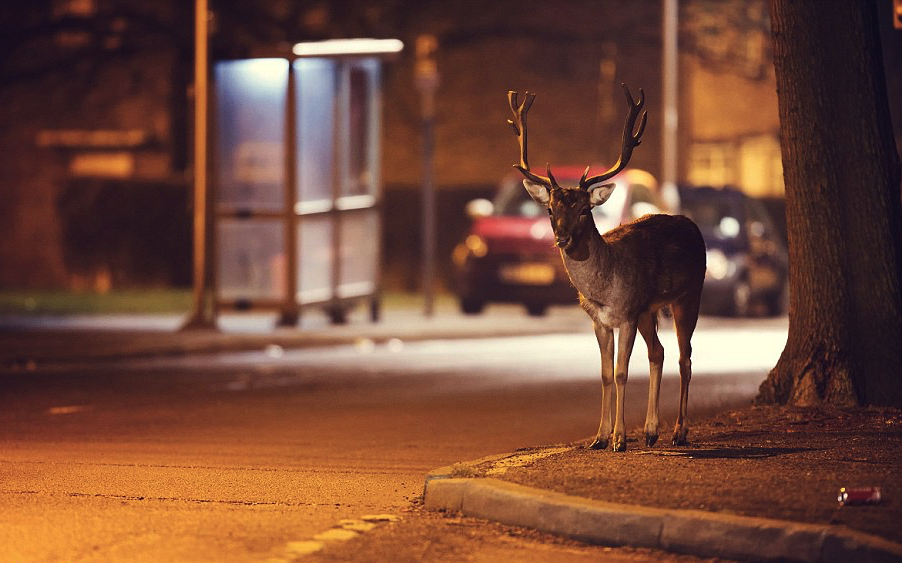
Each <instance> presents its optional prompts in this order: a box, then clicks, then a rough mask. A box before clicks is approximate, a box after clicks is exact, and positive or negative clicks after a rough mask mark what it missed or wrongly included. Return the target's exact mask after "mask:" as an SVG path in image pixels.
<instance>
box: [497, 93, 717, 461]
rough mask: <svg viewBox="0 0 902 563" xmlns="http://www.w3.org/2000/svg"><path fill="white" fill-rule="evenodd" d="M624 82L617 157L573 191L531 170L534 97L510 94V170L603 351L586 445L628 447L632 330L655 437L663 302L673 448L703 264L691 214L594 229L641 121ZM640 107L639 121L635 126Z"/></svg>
mask: <svg viewBox="0 0 902 563" xmlns="http://www.w3.org/2000/svg"><path fill="white" fill-rule="evenodd" d="M622 86H623V90H624V92H625V94H626V100H627V103H628V104H629V112H628V114H627V117H626V123H625V125H624V128H623V141H622V145H621V152H620V156H619V157H618V159H617V161H616V163H615V164H614V165H613V166H612V167H611V168H610V169H608V170H607V171H605V172H603V173H602V174H599V175H597V176H591V177H590V176H589V169H590V168H591V166H587V167H586V170H585V172H584V173H583V175H582V178H581V179H580V181H579V185H578V186H577V187H563V186H560V185H558V183H557V181H556V180H555V178H554V175H553V174H552V173H551V166H550V165H546V174H547V176H541V175H538V174H536V173H534V172H532V171H531V170H530V168H529V161H528V159H527V129H526V115H527V112H528V111H529V108H530V107H531V106H532V103H533V101H534V100H535V94H530V93H529V92H526V97H525V99H524V100H523V102H522V103H518V93H517V92H515V91H510V92H508V102H509V104H510V108H511V112H512V113H513V119H509V120H508V123H509V124H510V125H511V126H512V127H513V129H514V133H515V134H516V136H517V138H518V141H519V145H520V162H519V163H518V164H515V165H514V167H515V168H516V169H517V170H519V171H520V172H521V173H522V174H523V176H524V179H523V185H524V187H525V188H526V191H527V192H529V195H530V196H531V197H532V199H533V200H535V202H536V203H538V204H539V205H540V206H542V207H544V208H546V209H547V210H548V215H549V218H550V220H551V227H552V230H553V232H554V244H555V246H556V247H557V248H558V250H559V251H560V255H561V259H562V260H563V262H564V267H565V268H566V270H567V274H568V276H569V277H570V282H571V283H572V285H573V286H574V287H575V288H576V290H577V292H578V294H579V302H580V305H581V306H582V308H583V310H585V312H586V313H587V314H588V315H589V317H590V319H591V321H592V325H593V329H594V332H595V338H596V340H597V342H598V348H599V351H600V352H601V380H602V391H601V422H600V423H599V426H598V432H597V434H596V436H595V440H594V441H593V442H592V443H591V444H590V445H589V446H588V447H589V448H590V449H593V450H606V449H607V448H608V445H609V443H610V445H611V449H612V450H613V451H615V452H622V451H626V436H625V428H624V412H623V411H624V392H625V388H626V382H627V378H628V367H629V359H630V355H631V354H632V350H633V343H634V342H635V340H636V331H637V330H638V331H639V333H640V334H641V335H642V338H643V339H644V340H645V344H646V345H647V347H648V362H649V385H648V410H647V414H646V418H645V428H644V431H645V444H646V446H647V447H651V446H653V445H654V444H655V442H657V440H658V399H659V395H660V386H661V372H662V370H663V365H664V347H663V346H662V344H661V341H660V340H659V339H658V311H659V310H660V309H661V308H663V307H665V306H668V305H669V306H670V310H671V311H672V316H673V323H674V328H675V331H676V337H677V343H678V347H679V371H680V404H679V412H678V414H677V419H676V424H675V426H674V430H673V439H672V443H673V445H674V446H684V445H687V444H688V441H687V435H688V431H689V427H688V415H687V411H688V403H689V381H690V379H692V359H691V357H692V344H691V340H692V333H693V332H694V331H695V327H696V324H697V323H698V313H699V305H700V301H701V294H702V286H703V284H704V280H705V269H706V263H705V262H706V255H705V242H704V240H703V239H702V235H701V232H700V231H699V229H698V226H696V224H695V223H694V222H692V220H691V219H689V218H687V217H684V216H682V215H665V214H653V215H645V216H643V217H640V218H638V219H636V220H634V221H632V222H630V223H626V224H623V225H620V226H619V227H615V228H614V229H611V230H610V231H608V232H606V233H604V234H600V233H599V232H598V229H597V228H596V226H595V221H594V219H593V217H592V208H594V207H597V206H599V205H602V204H604V202H605V201H607V200H608V198H609V197H610V196H611V194H612V193H613V190H614V188H615V186H616V183H615V182H609V180H611V179H612V178H613V177H614V176H616V175H617V174H618V173H619V172H620V171H622V170H623V169H624V168H625V167H626V165H627V163H628V162H629V160H630V158H631V156H632V153H633V149H634V148H636V147H637V146H639V143H640V141H641V138H642V133H643V132H644V131H645V126H646V124H647V122H648V112H647V111H645V112H643V111H642V108H643V106H644V105H645V92H644V91H643V90H642V89H640V90H639V99H638V101H634V100H633V97H632V95H631V94H630V91H629V88H627V87H626V85H625V84H624V85H622ZM640 112H641V113H642V119H641V121H640V123H639V127H638V129H636V127H635V125H636V119H637V118H638V116H639V114H640ZM634 130H635V132H634ZM615 330H616V331H617V343H616V344H617V357H616V365H615V363H614V331H615ZM612 391H616V394H614V393H612ZM615 399H616V400H615Z"/></svg>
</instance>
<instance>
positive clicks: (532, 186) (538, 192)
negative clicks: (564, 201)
mask: <svg viewBox="0 0 902 563" xmlns="http://www.w3.org/2000/svg"><path fill="white" fill-rule="evenodd" d="M523 186H524V187H525V188H526V191H527V192H529V196H530V197H531V198H532V199H534V200H535V201H536V203H538V204H539V205H544V206H546V207H547V206H548V200H549V197H548V188H546V187H545V186H543V185H542V184H536V183H535V182H533V181H532V180H529V179H524V180H523Z"/></svg>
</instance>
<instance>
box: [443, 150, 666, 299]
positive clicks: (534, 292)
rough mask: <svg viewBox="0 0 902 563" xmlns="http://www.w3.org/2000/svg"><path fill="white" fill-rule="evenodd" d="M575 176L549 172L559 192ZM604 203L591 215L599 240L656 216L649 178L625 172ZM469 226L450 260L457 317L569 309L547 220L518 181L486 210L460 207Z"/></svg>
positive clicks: (570, 295)
mask: <svg viewBox="0 0 902 563" xmlns="http://www.w3.org/2000/svg"><path fill="white" fill-rule="evenodd" d="M582 173H583V170H582V169H581V168H576V167H555V168H554V175H555V177H556V178H557V179H558V183H559V184H560V185H562V186H575V185H577V184H578V183H579V179H580V177H581V176H582ZM614 181H615V182H617V183H618V187H617V189H615V190H614V193H613V195H612V196H611V198H610V199H609V200H608V201H607V202H606V203H605V204H604V205H602V206H600V207H596V208H595V209H593V211H592V213H593V216H594V218H595V224H596V226H597V227H598V230H599V231H600V232H605V231H608V230H610V229H612V228H614V227H616V226H618V225H620V224H621V223H624V222H628V221H631V220H633V219H634V218H636V217H639V216H642V215H645V214H646V213H658V212H660V210H661V209H663V208H664V205H663V203H662V202H661V201H660V199H659V196H658V194H657V191H656V182H655V180H654V177H653V176H651V175H650V174H648V173H647V172H645V171H642V170H635V169H634V170H625V171H623V172H622V173H621V174H619V175H618V176H617V177H616V178H615V179H614ZM467 213H468V214H469V215H470V217H471V218H472V220H473V224H472V227H471V229H470V232H469V233H468V234H467V237H466V238H465V239H464V240H463V241H462V242H461V243H460V244H458V245H457V247H456V248H455V249H454V253H453V255H452V262H453V264H454V269H455V277H456V280H455V281H456V285H457V295H458V298H459V300H460V307H461V310H462V311H463V312H464V313H467V314H476V313H480V312H481V311H482V310H483V308H484V307H485V305H486V304H487V303H491V302H497V303H522V304H524V305H525V306H526V310H527V312H528V313H529V314H530V315H543V314H544V313H545V312H546V310H547V309H548V307H549V306H550V305H554V304H570V303H576V290H574V289H573V287H572V286H571V285H570V280H569V278H568V277H567V272H566V271H565V270H564V265H563V263H562V262H561V256H560V253H559V251H558V250H557V248H555V246H554V234H553V233H552V230H551V223H550V222H549V220H548V213H547V212H546V211H545V210H544V209H542V208H541V207H540V206H539V205H538V204H537V203H536V202H534V201H533V200H532V199H531V198H530V197H529V194H528V193H527V192H526V189H525V188H524V187H523V176H522V175H520V173H519V172H516V171H512V172H511V173H510V174H508V175H507V176H505V177H504V178H503V180H502V181H501V184H500V186H499V188H498V192H497V195H496V197H495V200H494V201H493V202H490V201H488V200H474V201H471V202H470V203H469V204H468V206H467Z"/></svg>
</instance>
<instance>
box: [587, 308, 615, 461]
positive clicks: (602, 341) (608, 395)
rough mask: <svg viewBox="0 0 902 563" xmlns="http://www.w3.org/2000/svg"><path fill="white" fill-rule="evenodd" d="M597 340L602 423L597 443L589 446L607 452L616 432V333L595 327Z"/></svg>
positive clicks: (601, 327)
mask: <svg viewBox="0 0 902 563" xmlns="http://www.w3.org/2000/svg"><path fill="white" fill-rule="evenodd" d="M595 339H596V340H598V350H599V351H600V352H601V422H600V423H599V425H598V433H597V434H596V435H595V441H594V442H592V444H591V445H590V446H589V448H590V449H593V450H606V449H607V448H608V443H609V441H610V439H611V433H612V432H613V430H614V423H613V419H612V405H613V399H614V394H613V391H614V331H613V330H611V329H609V328H606V327H604V326H601V325H598V324H596V325H595Z"/></svg>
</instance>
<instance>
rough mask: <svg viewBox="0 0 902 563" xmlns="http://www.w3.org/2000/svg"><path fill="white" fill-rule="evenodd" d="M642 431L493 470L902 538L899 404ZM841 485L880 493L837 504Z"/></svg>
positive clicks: (639, 498) (752, 415)
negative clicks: (669, 437)
mask: <svg viewBox="0 0 902 563" xmlns="http://www.w3.org/2000/svg"><path fill="white" fill-rule="evenodd" d="M641 436H642V431H641V429H637V430H636V431H634V432H632V433H631V435H630V437H629V438H628V450H627V452H625V453H613V452H610V451H606V452H599V451H594V450H589V449H587V448H586V447H585V444H581V446H582V447H576V448H574V449H570V450H565V451H562V452H560V453H556V454H554V455H551V456H548V457H544V458H541V459H536V460H534V461H531V462H529V463H527V464H526V465H523V466H521V467H511V468H509V469H508V470H507V471H505V472H504V473H503V474H501V475H495V477H500V478H501V479H504V480H506V481H511V482H514V483H519V484H522V485H527V486H530V487H537V488H540V489H546V490H552V491H557V492H561V493H565V494H570V495H576V496H582V497H587V498H592V499H596V500H603V501H610V502H619V503H629V504H640V505H648V506H656V507H661V508H683V509H701V510H708V511H713V512H723V513H727V514H740V515H745V516H760V517H765V518H777V519H783V520H793V521H798V522H809V523H814V524H833V525H842V526H847V527H849V528H852V529H855V530H859V531H862V532H867V533H870V534H876V535H879V536H882V537H884V538H887V539H889V540H892V541H895V542H898V543H902V527H900V526H899V522H902V411H900V410H898V409H848V410H841V409H815V408H798V407H772V406H755V407H748V408H745V409H742V410H737V411H732V412H727V413H724V414H721V415H718V416H715V417H713V418H709V419H705V420H701V421H695V422H693V424H692V426H691V427H690V436H689V438H690V442H691V443H690V445H689V446H686V447H679V448H677V447H672V446H669V445H668V444H666V443H665V444H664V445H662V444H658V445H657V446H656V447H652V448H646V447H644V446H642V445H641V444H643V443H644V441H642V440H641V439H640V438H641ZM663 439H664V436H662V440H663ZM587 443H588V440H587V441H586V444H587ZM840 487H880V489H881V492H882V497H883V498H882V501H881V502H880V503H879V504H876V505H867V506H840V504H839V503H838V502H837V496H838V493H839V489H840Z"/></svg>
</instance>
